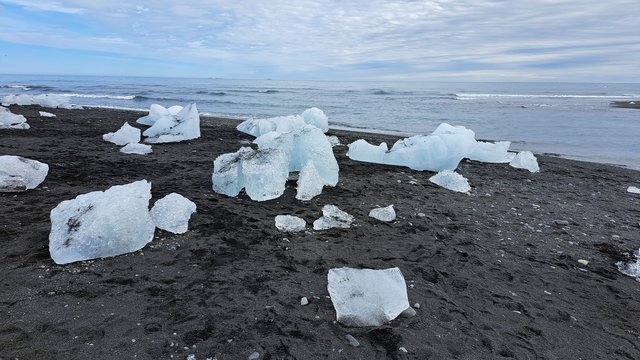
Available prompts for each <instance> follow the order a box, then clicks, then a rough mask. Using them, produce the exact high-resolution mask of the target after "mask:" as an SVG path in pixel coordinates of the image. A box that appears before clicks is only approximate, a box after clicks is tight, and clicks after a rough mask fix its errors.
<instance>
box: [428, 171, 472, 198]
mask: <svg viewBox="0 0 640 360" xmlns="http://www.w3.org/2000/svg"><path fill="white" fill-rule="evenodd" d="M429 181H431V182H432V183H434V184H436V185H438V186H442V187H443V188H445V189H449V190H452V191H457V192H462V193H468V192H469V190H471V186H469V182H468V181H467V179H466V178H465V177H464V176H462V175H460V174H458V173H457V172H455V171H451V170H442V171H440V172H439V173H437V174H435V175H433V176H432V177H430V178H429Z"/></svg>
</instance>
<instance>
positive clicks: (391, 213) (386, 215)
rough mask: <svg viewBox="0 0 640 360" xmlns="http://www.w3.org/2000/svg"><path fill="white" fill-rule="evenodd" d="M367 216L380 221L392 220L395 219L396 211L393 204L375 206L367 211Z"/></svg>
mask: <svg viewBox="0 0 640 360" xmlns="http://www.w3.org/2000/svg"><path fill="white" fill-rule="evenodd" d="M369 216H370V217H372V218H374V219H377V220H380V221H387V222H388V221H393V220H395V219H396V211H395V210H394V209H393V205H389V206H387V207H382V208H375V209H372V210H371V211H369Z"/></svg>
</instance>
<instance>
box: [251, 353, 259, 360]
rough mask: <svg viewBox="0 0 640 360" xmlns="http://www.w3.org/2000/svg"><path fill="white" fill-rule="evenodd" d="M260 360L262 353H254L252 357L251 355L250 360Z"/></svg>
mask: <svg viewBox="0 0 640 360" xmlns="http://www.w3.org/2000/svg"><path fill="white" fill-rule="evenodd" d="M258 359H260V353H259V352H257V351H254V352H252V353H251V355H249V360H258Z"/></svg>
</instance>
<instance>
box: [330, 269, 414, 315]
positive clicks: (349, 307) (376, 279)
mask: <svg viewBox="0 0 640 360" xmlns="http://www.w3.org/2000/svg"><path fill="white" fill-rule="evenodd" d="M327 280H328V286H327V289H328V290H329V295H330V296H331V302H332V303H333V307H334V308H335V310H336V318H337V320H338V322H340V323H341V324H343V325H346V326H381V325H384V324H385V323H387V322H389V321H391V320H393V319H395V318H396V317H397V316H398V315H400V314H401V313H402V312H403V311H404V310H406V309H408V308H409V298H408V297H407V285H406V283H405V281H404V277H403V276H402V272H401V271H400V269H398V268H397V267H395V268H390V269H384V270H371V269H352V268H346V267H344V268H334V269H330V270H329V274H328V276H327Z"/></svg>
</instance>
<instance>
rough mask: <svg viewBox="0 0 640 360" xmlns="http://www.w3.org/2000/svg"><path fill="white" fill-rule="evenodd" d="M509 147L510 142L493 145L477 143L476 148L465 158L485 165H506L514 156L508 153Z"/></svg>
mask: <svg viewBox="0 0 640 360" xmlns="http://www.w3.org/2000/svg"><path fill="white" fill-rule="evenodd" d="M509 146H511V141H498V142H495V143H492V142H486V141H478V142H477V145H476V148H475V149H474V150H473V151H472V152H471V153H470V154H469V155H468V156H467V157H468V158H469V159H471V160H476V161H480V162H485V163H508V162H510V161H511V160H512V159H513V155H515V154H513V155H511V154H510V153H509Z"/></svg>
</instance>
